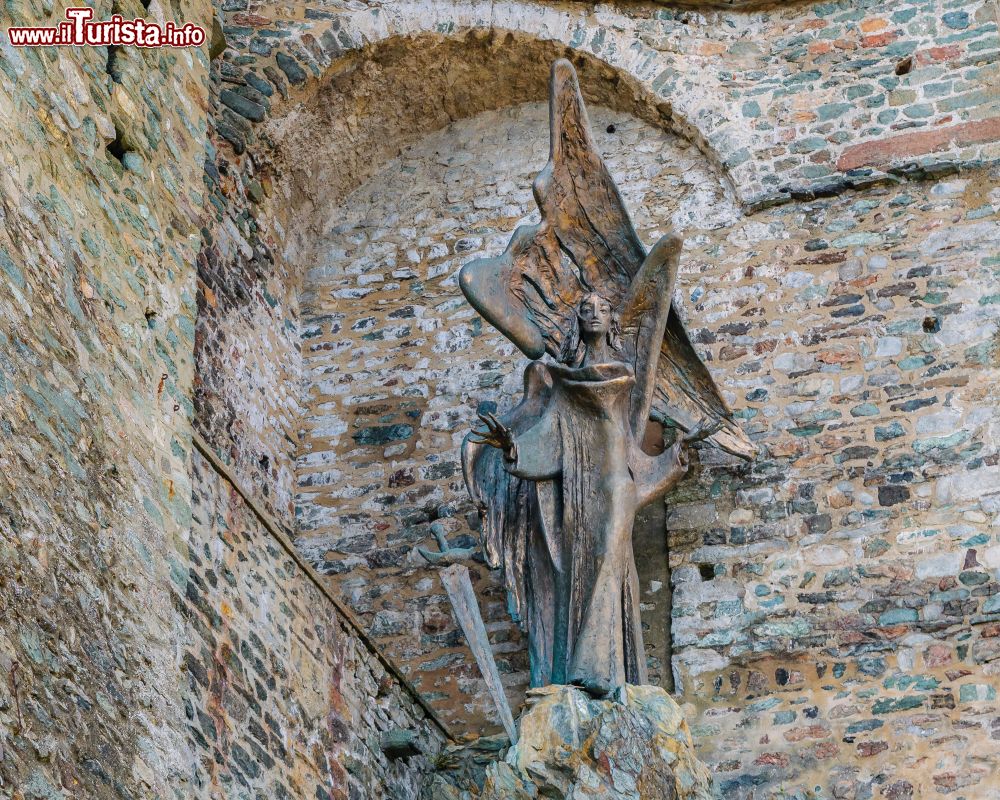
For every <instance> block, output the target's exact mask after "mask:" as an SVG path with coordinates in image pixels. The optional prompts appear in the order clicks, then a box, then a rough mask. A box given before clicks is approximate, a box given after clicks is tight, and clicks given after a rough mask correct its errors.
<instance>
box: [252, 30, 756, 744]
mask: <svg viewBox="0 0 1000 800" xmlns="http://www.w3.org/2000/svg"><path fill="white" fill-rule="evenodd" d="M558 57H569V58H571V59H572V60H573V62H574V63H575V64H576V67H577V70H578V72H579V76H580V82H581V86H582V88H583V91H584V94H585V96H586V98H587V101H588V103H589V105H590V107H591V109H592V113H593V118H594V123H595V124H594V127H595V129H596V132H597V134H598V136H599V140H600V141H601V143H602V145H603V146H604V147H606V148H607V150H606V151H605V152H606V154H607V155H608V156H609V162H610V164H611V167H612V170H613V171H614V172H615V174H616V176H618V178H619V179H620V182H621V184H622V189H623V193H624V195H625V198H626V202H627V203H629V204H630V205H631V206H632V211H633V213H634V214H635V216H636V221H637V225H638V227H639V229H640V231H641V232H642V233H643V234H644V235H645V236H646V237H647V239H648V240H649V241H653V240H655V239H656V238H657V237H658V236H659V235H661V234H662V233H663V232H665V231H666V229H667V228H668V227H669V226H671V225H674V226H679V227H681V228H687V229H690V230H694V229H702V230H704V229H706V228H711V227H713V226H715V227H720V226H723V225H727V224H729V223H731V222H732V221H733V220H734V219H735V218H736V217H737V216H738V214H739V204H738V202H737V200H736V199H735V196H734V192H733V191H732V189H731V187H730V185H729V181H728V179H727V178H726V176H725V175H724V174H723V173H722V171H721V170H720V169H719V168H718V167H717V166H716V165H715V164H714V163H713V162H714V161H716V159H710V158H707V157H706V156H705V153H704V151H703V149H702V148H704V147H705V146H706V145H705V143H704V142H697V143H692V142H691V141H690V140H688V139H687V138H685V136H683V135H681V134H680V133H678V132H677V131H676V125H675V122H674V118H675V114H674V111H673V109H672V108H671V107H670V106H669V104H666V103H664V102H663V101H662V100H661V99H659V98H658V97H657V96H656V95H655V94H654V93H652V92H650V91H648V89H646V88H645V87H644V86H643V85H642V84H641V83H640V82H639V81H638V80H637V79H635V78H634V76H631V75H629V74H627V73H624V72H622V71H621V70H618V69H615V68H614V67H612V66H611V65H609V64H608V63H605V62H602V61H600V60H599V59H597V58H596V57H594V56H593V55H591V54H588V53H581V52H578V51H575V50H573V49H572V48H568V47H567V46H566V45H564V44H562V43H559V42H556V41H551V40H541V39H537V38H532V37H527V36H525V35H523V34H517V33H514V32H510V31H503V32H501V31H496V30H492V31H485V32H481V33H469V34H464V35H461V36H457V37H456V36H445V35H438V34H424V35H420V36H403V37H391V38H388V39H385V40H383V41H380V42H378V43H376V44H372V45H370V46H368V47H367V48H365V49H363V50H362V51H360V52H357V53H352V54H350V55H347V56H344V57H343V58H341V59H339V60H337V61H336V62H334V63H333V64H332V65H331V66H330V68H329V69H328V70H327V72H326V73H325V74H324V75H323V76H322V77H321V78H319V79H317V80H315V81H307V82H306V83H304V84H303V86H302V87H300V88H299V89H298V90H296V93H295V94H294V95H293V96H292V97H291V98H290V100H289V101H288V102H286V103H275V106H274V108H273V110H272V113H271V116H270V118H269V119H268V120H267V122H266V123H265V124H264V125H262V126H260V128H259V130H260V132H261V134H262V135H261V137H260V140H259V143H258V152H257V153H256V155H255V156H254V160H255V162H256V163H257V164H258V165H259V168H260V177H261V179H262V180H263V179H264V178H266V181H267V183H268V184H269V186H268V190H267V192H265V193H264V196H263V198H262V199H261V200H260V202H259V203H258V204H257V206H256V208H255V212H254V213H255V214H256V217H257V219H258V222H259V224H260V226H261V228H262V230H264V231H265V232H266V234H267V235H268V236H269V237H270V240H271V242H272V245H273V247H272V251H273V254H274V256H275V258H276V259H278V260H280V262H281V271H282V274H283V275H285V276H286V280H287V281H288V282H289V283H290V285H289V286H287V287H286V289H287V291H288V304H289V305H290V306H292V305H294V309H295V324H296V333H298V334H301V336H302V344H303V351H302V354H299V353H293V352H291V351H290V350H285V351H283V352H274V353H273V354H272V357H273V358H278V359H282V360H284V361H285V362H286V363H285V366H286V368H287V364H288V363H291V362H292V361H293V360H294V359H297V358H300V357H301V356H304V360H303V361H301V362H297V363H296V366H295V368H294V370H292V371H293V372H295V374H297V375H298V376H299V378H300V380H301V385H302V387H303V392H302V395H301V398H300V404H299V405H300V409H301V413H302V417H301V423H300V425H299V427H298V428H297V429H296V430H295V431H294V432H292V431H289V435H288V436H286V439H288V440H289V441H292V442H294V444H295V445H297V454H298V476H299V487H298V499H297V506H298V520H299V526H300V529H299V530H298V531H297V533H298V537H297V543H298V544H299V546H300V548H301V549H302V551H303V553H304V554H305V555H306V556H307V557H308V558H309V560H310V561H311V562H312V563H313V564H315V565H316V566H317V569H318V570H319V571H320V572H321V573H322V574H325V575H327V576H328V578H329V581H330V583H331V586H333V587H334V588H335V590H336V591H338V592H340V593H341V595H342V596H343V597H344V599H345V601H346V602H347V603H348V604H349V605H351V606H353V607H354V608H355V610H357V611H358V612H359V613H360V615H361V616H362V620H363V622H364V623H365V624H367V625H368V626H369V628H370V631H371V633H372V635H373V637H374V638H376V640H378V641H380V643H381V644H382V645H383V647H385V649H386V650H387V652H388V653H389V655H390V657H392V658H394V659H395V660H396V661H397V662H399V663H400V665H401V667H402V668H403V670H404V671H405V672H407V674H408V677H409V678H410V679H411V680H412V681H413V683H414V684H415V685H416V686H417V688H418V689H419V690H420V691H421V692H422V693H423V694H424V695H425V697H427V698H428V699H429V700H430V701H431V702H432V704H433V705H434V706H435V708H436V710H437V711H438V713H440V714H441V716H442V717H444V718H445V720H446V721H447V722H448V723H449V724H450V725H451V726H452V727H453V728H454V729H456V730H458V731H462V730H475V729H477V728H480V727H482V726H483V725H484V724H487V725H488V724H489V720H490V717H491V709H490V705H489V702H488V699H487V697H486V695H485V692H484V691H483V689H482V686H481V685H480V682H479V680H478V671H477V668H476V667H475V664H474V661H473V660H472V658H471V656H470V655H469V654H468V653H467V652H466V651H465V649H464V644H463V640H462V637H461V634H460V633H459V632H458V630H457V628H456V627H455V626H454V623H453V622H452V620H451V615H450V612H449V608H448V604H447V601H446V599H445V598H444V597H443V594H442V590H441V588H440V585H439V583H438V581H437V579H436V576H435V571H434V568H432V567H430V566H428V565H427V564H425V563H424V562H423V561H422V560H421V559H420V557H419V555H418V554H417V551H416V547H417V546H418V545H425V546H430V547H431V548H432V549H433V548H434V547H435V546H436V545H435V544H434V540H433V538H432V536H431V530H430V528H431V524H432V523H434V522H438V523H439V524H440V525H441V526H442V528H443V530H444V532H445V533H446V535H447V536H448V537H449V541H450V543H451V545H452V546H458V547H462V546H471V545H474V543H475V531H474V520H473V519H472V518H471V517H469V516H468V515H469V512H471V509H470V508H469V506H468V503H467V501H466V500H465V495H464V491H463V489H462V485H461V475H460V469H459V468H458V465H457V453H458V449H457V448H458V444H459V442H460V440H461V436H462V435H463V433H464V431H465V430H466V429H467V428H468V425H469V422H470V420H471V419H472V418H473V417H474V411H475V408H476V404H477V403H478V402H480V401H482V400H496V401H500V402H501V403H505V402H509V401H510V399H511V398H512V397H513V395H514V394H515V393H516V391H517V389H518V382H519V379H518V377H517V376H518V362H519V360H520V359H519V356H518V354H516V353H515V352H514V351H513V348H512V347H511V346H510V345H509V343H507V342H506V341H505V340H503V339H502V338H501V337H499V336H498V335H496V334H495V333H494V332H493V331H492V330H490V329H487V328H486V327H485V326H482V324H481V323H479V322H478V320H476V319H475V315H474V313H473V312H472V311H471V309H468V308H466V307H465V304H464V301H463V300H462V298H461V295H460V293H459V291H458V288H457V285H456V283H455V281H454V273H456V272H457V270H458V268H459V267H460V266H461V264H462V263H464V261H465V260H467V259H469V258H472V257H473V256H475V255H482V254H486V253H487V252H497V251H499V250H500V249H502V248H503V246H504V244H505V242H506V239H507V238H508V237H509V234H510V232H511V231H512V230H513V228H514V227H515V225H516V224H518V222H519V221H520V220H522V219H524V218H527V217H528V216H530V215H531V214H533V213H534V204H533V201H532V200H531V197H530V183H531V178H532V177H533V174H534V172H535V171H537V169H539V168H540V167H541V166H542V164H543V163H544V161H545V158H546V157H547V148H548V124H547V109H546V108H545V100H546V98H547V93H548V88H547V83H548V74H549V67H550V64H551V62H552V61H553V60H554V59H556V58H558ZM483 126H485V128H484V127H483ZM522 136H524V137H526V141H522V140H521V138H520V137H522ZM463 137H465V138H463ZM508 152H509V153H511V156H510V158H509V160H507V161H505V159H506V158H507V156H506V155H505V154H506V153H508ZM421 165H429V166H428V168H427V169H423V167H422V166H421ZM470 165H471V166H470ZM411 167H412V168H413V169H414V172H413V178H412V180H413V181H426V182H430V183H433V184H434V186H435V189H434V191H430V192H428V193H427V194H426V195H421V194H420V193H416V194H414V193H408V190H409V189H410V188H412V187H411V186H410V185H409V182H408V179H407V178H406V175H407V173H406V170H408V169H410V168H411ZM386 170H389V172H390V173H393V170H395V173H393V174H391V175H389V174H388V173H386ZM380 182H381V183H380ZM449 182H451V183H454V184H455V186H454V191H453V192H452V191H450V190H449V189H448V188H447V187H446V186H445V183H449ZM476 184H481V185H479V186H477V185H476ZM379 192H381V193H382V196H381V197H375V195H377V194H378V193H379ZM393 192H396V193H397V194H396V195H393V194H392V193H393ZM387 195H388V196H387ZM415 198H418V199H417V200H415ZM681 199H683V202H681ZM414 202H419V203H421V204H426V205H420V206H419V207H414V206H413V203H414ZM352 203H354V205H352ZM394 204H395V205H394ZM366 214H372V215H373V216H371V217H366V216H365V215H366ZM449 218H450V219H453V220H454V224H451V222H449V221H448V219H449ZM356 240H363V241H360V243H359V242H358V241H356ZM408 243H409V246H408ZM450 339H454V341H450ZM473 340H475V341H473ZM289 341H290V340H289ZM345 354H346V357H342V356H345ZM472 517H474V515H472ZM439 518H440V519H439ZM660 531H661V532H662V525H661V528H660ZM469 563H470V565H471V566H472V567H473V568H474V571H475V573H476V580H477V590H478V593H479V596H480V599H481V601H482V604H483V610H484V615H485V616H486V618H487V621H488V623H489V624H490V626H491V631H492V632H493V634H494V637H495V643H496V644H497V645H498V653H499V654H501V657H502V659H503V661H504V662H505V663H504V669H505V674H507V676H508V681H509V685H510V688H511V695H512V698H513V699H514V700H515V701H516V700H517V699H518V698H519V697H520V694H521V693H522V692H523V689H524V688H525V682H526V677H527V675H526V669H525V666H526V654H525V652H524V647H523V645H522V644H521V642H520V641H519V635H518V633H517V630H516V626H515V625H514V624H513V623H512V622H511V620H510V619H509V617H508V615H507V612H506V609H505V600H504V592H503V589H502V587H501V586H500V585H499V584H498V579H497V577H496V576H494V575H492V574H490V573H489V572H488V571H487V570H485V569H484V568H482V566H481V565H479V564H477V563H476V562H475V561H474V560H470V561H469ZM664 567H665V565H664ZM649 577H650V579H651V580H653V581H655V580H656V578H657V576H653V575H650V576H649ZM658 577H659V579H660V582H661V583H662V582H663V581H664V580H665V579H666V576H665V575H659V576H658ZM662 610H663V609H662V608H661V609H660V611H661V612H662Z"/></svg>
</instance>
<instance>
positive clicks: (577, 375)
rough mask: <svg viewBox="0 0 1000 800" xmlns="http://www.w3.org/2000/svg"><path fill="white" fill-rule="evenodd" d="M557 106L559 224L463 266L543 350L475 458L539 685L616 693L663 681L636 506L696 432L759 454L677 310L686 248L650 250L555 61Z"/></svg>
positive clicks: (567, 76)
mask: <svg viewBox="0 0 1000 800" xmlns="http://www.w3.org/2000/svg"><path fill="white" fill-rule="evenodd" d="M550 115H551V149H550V156H549V162H548V164H547V165H546V167H545V168H544V169H543V170H542V172H541V173H539V175H538V177H537V178H536V180H535V183H534V193H535V200H536V202H537V203H538V206H539V208H540V209H541V216H542V220H541V222H540V223H539V224H537V225H531V226H524V227H521V228H518V230H516V231H515V232H514V235H513V237H512V239H511V242H510V245H509V246H508V247H507V250H506V251H505V252H504V253H503V255H501V256H499V257H498V258H492V259H481V260H477V261H473V262H470V263H469V264H467V265H466V266H465V267H464V268H463V269H462V273H461V286H462V291H463V292H464V293H465V296H466V298H467V299H468V300H469V302H470V303H471V304H472V305H473V307H474V308H475V309H476V310H477V311H479V313H480V314H482V315H483V317H485V318H486V319H487V320H488V321H489V322H490V323H491V324H493V325H494V326H495V327H496V328H497V329H498V330H500V331H501V332H502V333H503V334H504V335H505V336H506V337H507V338H508V339H510V340H511V341H512V342H513V343H514V344H515V345H517V346H518V348H520V349H521V350H522V352H524V353H525V354H526V355H528V356H529V357H531V358H533V359H536V360H535V361H533V362H532V363H531V364H529V365H528V367H527V368H526V370H525V373H524V395H523V398H522V400H521V402H520V403H519V404H518V405H517V406H516V407H515V408H513V409H512V410H510V411H509V412H507V413H506V414H504V415H502V416H501V417H500V418H497V417H495V416H493V415H490V414H484V415H481V419H482V422H483V426H482V427H481V428H479V429H478V430H476V431H474V432H473V433H472V434H470V435H469V436H468V437H466V441H465V443H464V445H463V452H462V458H463V467H464V470H465V478H466V484H467V485H468V487H469V491H470V493H471V495H472V497H473V499H474V500H475V501H476V503H477V505H478V506H479V508H480V511H481V513H482V517H483V539H484V545H485V550H486V557H487V560H488V561H489V563H490V565H491V566H493V567H502V568H503V569H504V572H505V578H506V583H507V587H508V590H509V591H510V595H511V598H512V611H513V613H514V614H515V616H517V618H518V619H519V620H520V621H521V623H522V624H523V625H524V627H525V629H526V630H527V633H528V640H529V651H530V658H531V672H532V675H531V678H532V685H533V686H544V685H547V684H550V683H574V684H577V685H580V686H583V687H584V688H586V689H587V690H588V691H590V692H591V693H593V694H595V695H603V694H606V693H607V692H609V691H610V690H612V689H614V688H616V687H618V686H620V685H622V684H623V683H625V682H629V683H645V682H646V666H645V656H644V652H643V647H642V631H641V625H640V620H639V587H638V579H637V575H636V568H635V560H634V557H633V554H632V525H633V522H634V519H635V513H636V511H637V510H638V509H639V508H641V507H642V506H643V505H644V504H646V503H649V502H650V501H652V500H654V499H656V498H659V497H662V496H663V495H664V493H665V492H666V491H667V490H668V489H670V487H671V486H673V485H674V484H675V483H676V482H677V481H678V480H680V478H681V477H682V476H683V475H684V473H685V472H686V471H687V463H688V462H687V455H686V448H687V445H688V444H689V443H690V442H692V441H696V440H699V439H703V438H710V439H711V440H712V441H713V442H714V443H715V444H716V445H718V446H719V447H722V448H723V449H725V450H727V451H729V452H731V453H734V454H736V455H739V456H741V457H743V458H750V457H751V456H752V454H753V452H754V448H753V445H752V444H751V443H750V442H749V441H748V440H747V438H746V436H745V435H744V434H743V433H742V431H740V429H739V428H738V427H737V426H736V425H735V424H734V422H733V420H732V414H731V412H730V411H729V409H728V408H727V406H726V404H725V402H724V401H723V399H722V397H721V396H720V394H719V391H718V389H717V388H716V386H715V383H714V381H713V380H712V378H711V376H710V375H709V373H708V370H707V369H706V368H705V365H704V364H703V363H702V362H701V361H700V359H699V358H698V356H697V354H696V353H695V352H694V349H693V347H692V346H691V342H690V340H689V338H688V335H687V332H686V331H685V329H684V325H683V323H682V321H681V319H680V317H679V316H678V314H677V312H676V309H675V308H674V306H673V305H672V303H671V295H672V293H673V287H674V282H675V280H676V277H677V266H678V260H679V256H680V250H681V241H680V239H679V238H678V237H676V236H674V235H667V236H665V237H663V238H662V239H661V240H660V241H659V242H658V243H657V244H656V245H655V246H654V247H653V249H652V250H651V251H650V252H649V253H648V254H647V253H646V249H645V247H644V246H643V245H642V242H641V241H640V240H639V238H638V236H637V235H636V233H635V230H634V228H633V227H632V222H631V220H630V219H629V216H628V213H627V211H626V210H625V207H624V204H623V203H622V200H621V197H620V195H619V193H618V189H617V187H616V186H615V184H614V181H613V180H612V178H611V175H610V173H609V172H608V170H607V168H606V167H605V165H604V163H603V161H602V160H601V157H600V154H599V153H598V152H597V149H596V147H595V146H594V142H593V140H592V138H591V135H590V130H589V124H588V121H587V114H586V109H585V108H584V105H583V99H582V97H581V95H580V90H579V86H578V84H577V78H576V73H575V71H574V70H573V67H572V65H571V64H570V63H569V62H568V61H564V60H560V61H557V62H556V63H555V64H554V65H553V67H552V85H551V101H550ZM546 354H547V355H548V356H549V360H548V361H542V360H540V359H542V358H543V357H544V356H546ZM651 417H652V418H654V419H657V420H660V421H663V422H665V423H667V424H669V425H670V426H672V427H674V428H676V429H678V431H679V436H678V439H677V441H676V442H675V444H674V445H673V446H672V447H670V448H668V449H667V450H666V451H665V452H663V453H662V454H661V455H658V456H649V455H647V454H646V453H644V452H643V451H642V449H641V448H640V443H641V442H642V439H643V434H644V433H645V430H646V426H647V424H648V422H649V420H650V418H651Z"/></svg>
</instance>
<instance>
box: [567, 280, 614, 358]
mask: <svg viewBox="0 0 1000 800" xmlns="http://www.w3.org/2000/svg"><path fill="white" fill-rule="evenodd" d="M595 295H596V296H597V297H600V298H601V299H602V300H604V302H606V303H608V305H610V306H611V324H610V325H609V326H608V332H607V335H606V337H605V339H606V341H607V343H608V346H609V347H610V348H611V349H612V350H614V351H616V352H617V351H620V350H621V347H622V324H621V318H620V316H619V315H618V312H617V311H616V310H615V307H614V306H613V305H611V302H610V301H609V300H608V299H607V298H605V297H603V296H602V295H599V294H597V292H588V293H587V294H585V295H584V296H583V297H581V298H580V302H579V303H577V304H576V309H575V310H574V312H573V316H572V318H571V319H570V323H569V331H568V332H567V333H566V336H565V337H563V342H562V347H561V348H559V362H560V363H562V364H569V365H570V366H573V367H575V366H578V365H579V364H580V363H581V362H582V361H583V355H584V349H585V348H584V344H583V337H582V336H580V314H579V309H580V306H581V305H583V301H584V300H586V299H587V298H588V297H592V296H595Z"/></svg>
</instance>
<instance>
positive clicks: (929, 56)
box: [917, 44, 962, 64]
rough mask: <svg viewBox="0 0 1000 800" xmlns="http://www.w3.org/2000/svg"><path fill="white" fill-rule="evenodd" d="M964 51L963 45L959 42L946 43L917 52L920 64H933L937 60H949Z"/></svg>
mask: <svg viewBox="0 0 1000 800" xmlns="http://www.w3.org/2000/svg"><path fill="white" fill-rule="evenodd" d="M961 53H962V47H961V46H960V45H957V44H949V45H944V46H943V47H930V48H928V49H927V50H921V51H919V52H918V53H917V63H918V64H931V63H933V62H935V61H947V60H948V59H949V58H955V57H956V56H958V55H960V54H961Z"/></svg>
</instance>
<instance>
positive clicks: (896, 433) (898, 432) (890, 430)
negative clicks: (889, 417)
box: [875, 422, 906, 442]
mask: <svg viewBox="0 0 1000 800" xmlns="http://www.w3.org/2000/svg"><path fill="white" fill-rule="evenodd" d="M905 434H906V431H905V430H904V429H903V426H902V425H900V424H899V423H898V422H891V423H889V424H888V425H885V426H878V425H876V426H875V441H876V442H886V441H889V440H890V439H896V438H898V437H900V436H903V435H905Z"/></svg>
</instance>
